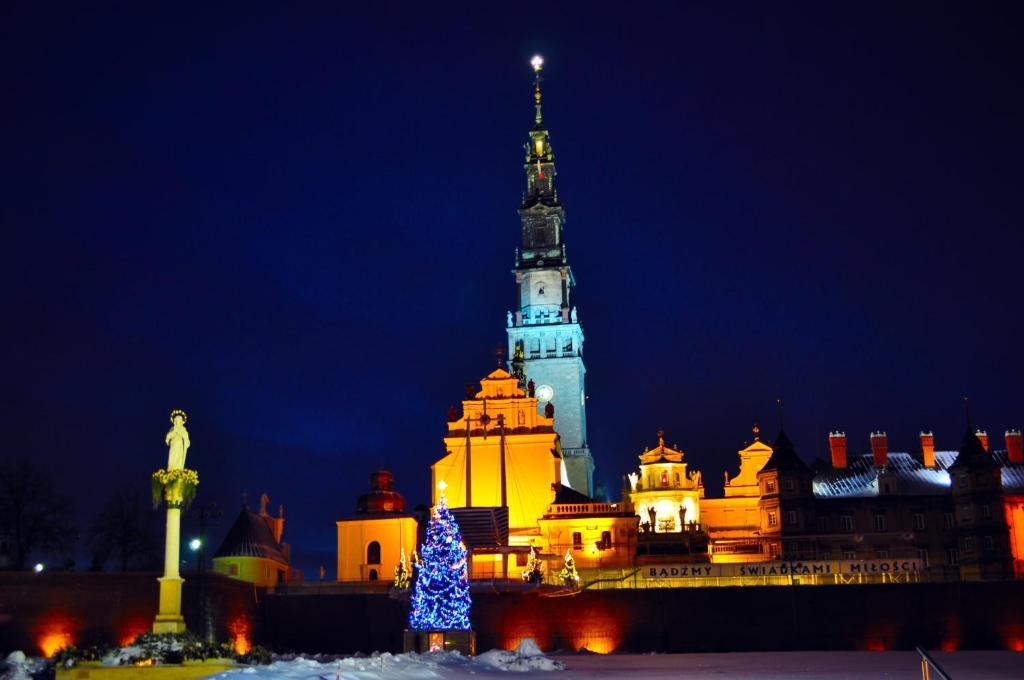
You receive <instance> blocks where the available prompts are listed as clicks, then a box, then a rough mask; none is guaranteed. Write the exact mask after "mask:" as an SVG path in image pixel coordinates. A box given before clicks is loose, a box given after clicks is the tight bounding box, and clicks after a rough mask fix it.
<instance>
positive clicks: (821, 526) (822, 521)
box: [818, 517, 828, 532]
mask: <svg viewBox="0 0 1024 680" xmlns="http://www.w3.org/2000/svg"><path fill="white" fill-rule="evenodd" d="M818 531H822V532H824V531H828V517H819V518H818Z"/></svg>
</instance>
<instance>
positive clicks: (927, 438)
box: [921, 430, 935, 468]
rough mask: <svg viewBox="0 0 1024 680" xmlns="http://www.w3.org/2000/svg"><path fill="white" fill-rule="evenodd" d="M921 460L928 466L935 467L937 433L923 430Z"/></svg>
mask: <svg viewBox="0 0 1024 680" xmlns="http://www.w3.org/2000/svg"><path fill="white" fill-rule="evenodd" d="M921 460H922V461H923V462H924V466H925V467H926V468H933V467H935V433H933V432H932V431H931V430H929V431H928V432H925V431H924V430H921Z"/></svg>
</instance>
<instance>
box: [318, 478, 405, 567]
mask: <svg viewBox="0 0 1024 680" xmlns="http://www.w3.org/2000/svg"><path fill="white" fill-rule="evenodd" d="M417 529H418V524H417V522H416V518H414V517H413V516H412V515H408V514H406V512H405V498H403V497H402V494H400V493H398V492H397V491H395V489H394V479H393V477H392V475H391V473H390V472H388V471H386V470H378V471H376V472H374V473H373V474H371V475H370V491H369V492H367V493H365V494H363V495H362V496H360V497H359V500H358V501H357V502H356V515H355V517H352V518H348V519H341V520H338V522H337V530H338V572H337V574H338V580H339V581H368V582H369V581H388V582H390V581H391V580H392V578H393V577H394V573H395V567H396V566H397V565H398V563H399V561H400V560H401V559H402V553H403V551H404V553H405V556H406V558H411V557H412V554H413V552H414V551H415V550H416V536H417Z"/></svg>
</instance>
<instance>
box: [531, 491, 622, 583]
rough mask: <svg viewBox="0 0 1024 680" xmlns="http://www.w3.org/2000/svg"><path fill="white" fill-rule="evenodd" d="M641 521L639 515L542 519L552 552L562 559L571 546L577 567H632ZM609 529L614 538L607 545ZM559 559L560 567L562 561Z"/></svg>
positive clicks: (546, 540)
mask: <svg viewBox="0 0 1024 680" xmlns="http://www.w3.org/2000/svg"><path fill="white" fill-rule="evenodd" d="M597 505H608V504H597ZM638 524H639V518H638V517H637V516H636V515H629V516H616V515H611V514H602V515H599V514H595V515H590V516H568V517H559V516H552V515H548V516H547V517H545V518H543V519H541V520H540V528H541V534H542V535H543V537H544V541H545V543H546V544H547V547H548V552H549V553H550V554H552V555H554V556H556V557H558V558H561V557H562V556H564V555H565V551H566V550H569V549H571V550H572V556H573V559H574V560H576V568H577V569H593V568H597V567H605V568H618V567H628V566H631V565H632V564H633V561H634V559H633V558H634V555H636V535H637V525H638ZM605 532H607V533H608V534H610V539H611V540H610V543H608V544H607V545H605V544H604V542H603V538H604V534H605ZM574 534H579V539H580V541H579V543H576V541H575V540H574V538H575V537H574ZM556 562H557V564H558V565H559V567H560V565H561V562H560V561H556Z"/></svg>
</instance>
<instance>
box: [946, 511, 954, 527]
mask: <svg viewBox="0 0 1024 680" xmlns="http://www.w3.org/2000/svg"><path fill="white" fill-rule="evenodd" d="M945 518H946V528H947V529H952V528H953V527H955V526H956V522H954V521H953V513H951V512H947V513H946V514H945Z"/></svg>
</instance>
